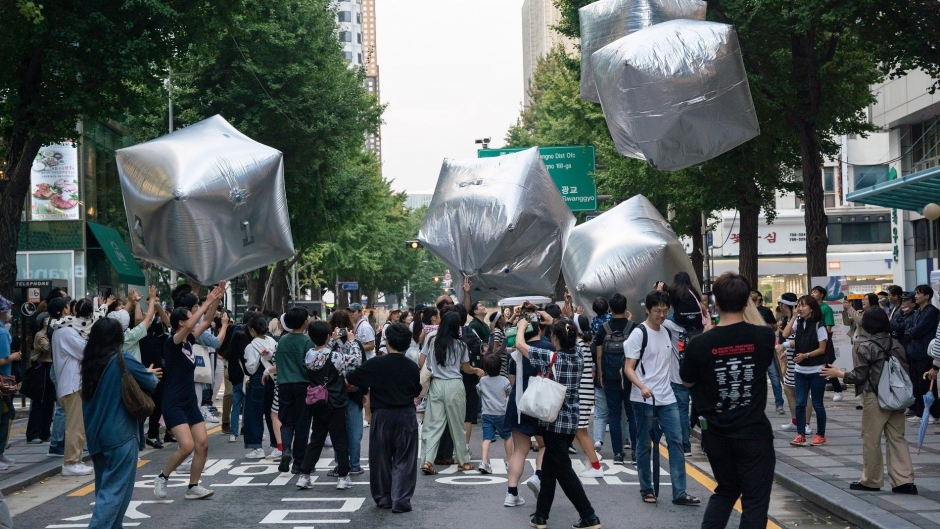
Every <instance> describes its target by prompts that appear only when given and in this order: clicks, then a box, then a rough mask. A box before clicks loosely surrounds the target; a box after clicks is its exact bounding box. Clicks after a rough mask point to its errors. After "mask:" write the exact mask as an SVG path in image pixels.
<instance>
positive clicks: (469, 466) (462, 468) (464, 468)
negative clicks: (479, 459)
mask: <svg viewBox="0 0 940 529" xmlns="http://www.w3.org/2000/svg"><path fill="white" fill-rule="evenodd" d="M471 470H473V464H472V463H464V464H462V465H457V472H469V471H471Z"/></svg>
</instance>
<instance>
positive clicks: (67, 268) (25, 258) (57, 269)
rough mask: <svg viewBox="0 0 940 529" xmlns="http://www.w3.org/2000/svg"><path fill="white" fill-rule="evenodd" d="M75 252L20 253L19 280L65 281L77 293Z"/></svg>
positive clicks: (18, 262) (17, 257) (18, 256)
mask: <svg viewBox="0 0 940 529" xmlns="http://www.w3.org/2000/svg"><path fill="white" fill-rule="evenodd" d="M73 256H74V253H73V252H20V253H18V254H17V255H16V268H17V271H16V278H17V279H65V280H67V281H68V282H69V287H68V292H69V293H71V294H78V292H76V291H75V274H74V266H75V264H74V261H73Z"/></svg>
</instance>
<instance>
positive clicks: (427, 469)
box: [421, 461, 437, 476]
mask: <svg viewBox="0 0 940 529" xmlns="http://www.w3.org/2000/svg"><path fill="white" fill-rule="evenodd" d="M421 472H422V473H424V475H425V476H433V475H434V474H437V470H435V469H434V465H432V464H431V463H430V462H429V461H425V462H424V465H422V466H421Z"/></svg>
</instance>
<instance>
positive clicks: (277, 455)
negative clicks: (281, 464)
mask: <svg viewBox="0 0 940 529" xmlns="http://www.w3.org/2000/svg"><path fill="white" fill-rule="evenodd" d="M265 459H273V460H275V461H279V460H280V459H281V451H280V450H278V449H277V448H274V449H272V450H271V453H270V454H268V457H266V458H265Z"/></svg>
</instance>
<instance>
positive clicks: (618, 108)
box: [591, 20, 760, 171]
mask: <svg viewBox="0 0 940 529" xmlns="http://www.w3.org/2000/svg"><path fill="white" fill-rule="evenodd" d="M591 61H592V64H593V67H594V80H595V82H596V83H597V90H598V93H599V94H600V99H601V106H602V107H603V109H604V117H605V118H607V126H608V128H609V129H610V135H611V136H612V137H613V140H614V144H615V145H616V146H617V150H618V151H619V152H620V154H623V155H624V156H629V157H631V158H638V159H641V160H646V161H647V162H648V163H649V164H650V165H651V166H653V167H655V168H657V169H661V170H666V171H671V170H679V169H684V168H686V167H689V166H692V165H695V164H697V163H701V162H704V161H707V160H710V159H712V158H714V157H716V156H718V155H720V154H722V153H724V152H726V151H729V150H731V149H733V148H734V147H737V146H738V145H740V144H742V143H744V142H746V141H748V140H750V139H751V138H754V137H756V136H757V135H758V134H760V127H759V126H758V123H757V115H756V113H755V112H754V103H753V101H752V100H751V91H750V88H749V87H748V84H747V74H746V72H745V71H744V61H743V60H742V58H741V48H740V46H739V45H738V37H737V34H736V33H735V31H734V28H732V27H731V26H729V25H726V24H716V23H713V22H699V21H695V20H672V21H669V22H663V23H662V24H656V25H655V26H651V27H648V28H646V29H643V30H640V31H637V32H636V33H632V34H630V35H627V36H626V37H623V38H622V39H620V40H617V41H616V42H613V43H611V44H608V45H607V46H605V47H603V48H601V49H600V50H598V51H597V52H595V53H594V54H593V55H592V56H591Z"/></svg>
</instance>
